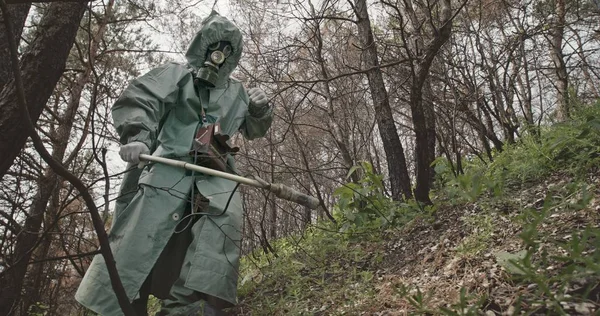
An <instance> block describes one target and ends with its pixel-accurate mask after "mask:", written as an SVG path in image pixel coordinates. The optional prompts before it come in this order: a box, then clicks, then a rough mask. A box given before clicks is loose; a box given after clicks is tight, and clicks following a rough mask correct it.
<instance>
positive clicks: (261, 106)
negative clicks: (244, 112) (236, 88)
mask: <svg viewBox="0 0 600 316" xmlns="http://www.w3.org/2000/svg"><path fill="white" fill-rule="evenodd" d="M248 97H249V98H250V105H249V106H248V112H250V115H252V116H254V117H261V116H263V115H265V113H266V112H267V110H268V109H269V105H268V104H267V103H268V102H269V100H268V99H267V94H266V93H265V92H264V91H262V90H261V89H259V88H251V89H250V90H248Z"/></svg>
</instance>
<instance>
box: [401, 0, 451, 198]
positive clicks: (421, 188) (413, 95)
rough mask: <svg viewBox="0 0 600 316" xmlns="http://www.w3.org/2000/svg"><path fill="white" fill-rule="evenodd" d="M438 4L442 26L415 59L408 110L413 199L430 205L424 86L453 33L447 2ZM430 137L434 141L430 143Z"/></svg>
mask: <svg viewBox="0 0 600 316" xmlns="http://www.w3.org/2000/svg"><path fill="white" fill-rule="evenodd" d="M440 5H441V6H442V8H441V9H442V10H441V11H442V26H441V28H439V29H438V30H437V32H435V37H434V38H433V39H432V40H431V41H430V42H429V44H428V45H427V46H426V47H425V49H424V53H423V56H422V58H419V59H418V60H419V61H418V63H417V65H415V67H414V70H413V71H414V74H413V82H412V85H411V89H410V110H411V114H412V121H413V127H414V129H415V138H416V145H415V154H416V161H417V185H416V188H415V199H416V200H417V201H419V202H422V203H425V204H431V199H430V198H429V190H430V189H431V175H430V173H431V172H433V170H432V169H431V163H432V162H433V159H434V156H435V152H434V150H435V138H434V137H435V124H434V122H435V118H434V117H433V115H434V113H433V105H432V104H428V103H427V102H423V87H424V85H425V83H426V81H427V78H428V77H429V70H430V69H431V65H432V63H433V60H434V59H435V57H436V56H437V54H438V52H439V50H440V49H441V48H442V45H444V43H446V41H448V39H449V38H450V34H451V32H452V10H451V8H450V0H443V1H441V2H440ZM431 129H433V131H432V130H431ZM430 137H431V138H434V139H432V140H430V139H429V138H430ZM432 144H433V146H432Z"/></svg>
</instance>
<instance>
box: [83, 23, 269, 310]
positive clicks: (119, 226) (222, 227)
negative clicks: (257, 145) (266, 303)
mask: <svg viewBox="0 0 600 316" xmlns="http://www.w3.org/2000/svg"><path fill="white" fill-rule="evenodd" d="M241 54H242V35H241V32H240V31H239V29H238V28H237V27H236V26H235V25H234V24H233V23H232V22H230V21H229V20H227V19H226V18H224V17H222V16H220V15H219V14H218V13H216V12H213V13H211V15H210V16H209V17H208V18H207V19H205V20H204V21H203V22H202V25H201V29H200V31H199V32H198V33H197V34H196V36H195V37H194V39H193V40H192V42H191V44H190V46H189V48H188V50H187V53H186V55H185V56H186V59H187V61H188V64H187V65H182V64H177V63H168V64H166V65H163V66H160V67H158V68H156V69H153V70H151V71H150V72H148V73H147V74H145V75H143V76H142V77H140V78H138V79H135V80H133V81H132V82H131V83H130V85H129V86H128V88H127V89H126V90H125V91H124V92H123V94H122V95H121V96H120V97H119V99H118V100H117V102H116V103H115V104H114V106H113V108H112V114H113V120H114V125H115V127H116V130H117V132H118V133H119V136H120V142H121V143H122V147H121V151H120V155H121V157H122V159H123V160H125V161H128V162H130V165H129V166H130V169H131V170H132V171H131V172H129V173H127V174H126V176H125V178H124V179H123V183H122V185H121V192H120V195H119V196H120V197H119V199H118V200H117V202H116V207H115V213H114V215H113V222H112V227H111V230H110V233H109V241H110V246H111V249H112V252H113V254H114V257H115V261H116V265H117V270H118V272H119V276H120V277H121V280H122V282H123V286H124V288H125V291H126V293H127V295H128V297H129V299H130V301H132V302H133V306H134V309H135V310H136V313H137V314H138V315H145V314H146V302H147V298H148V293H151V294H153V295H154V296H156V297H158V298H160V299H162V305H161V311H160V313H159V315H196V314H197V313H198V312H199V310H200V309H201V306H204V314H205V315H220V314H221V313H223V312H222V311H221V310H222V309H223V308H226V307H230V306H233V305H234V304H235V303H236V290H237V278H238V266H239V255H240V239H241V233H240V231H241V226H242V204H241V199H240V196H239V194H238V193H237V192H236V190H235V189H236V188H237V184H236V183H235V182H233V181H230V180H226V179H223V178H218V177H211V176H206V175H202V174H199V173H193V172H191V171H187V170H184V169H181V168H176V167H172V166H167V165H163V164H151V165H147V166H146V167H144V168H143V170H139V171H138V169H136V168H135V167H134V166H135V163H137V162H138V161H139V155H140V154H141V153H151V154H152V155H155V156H161V157H166V158H173V159H179V160H184V161H187V162H195V161H196V158H197V157H195V156H194V155H191V154H190V150H191V149H192V148H193V147H194V146H193V142H194V140H195V139H196V138H195V137H196V136H197V132H198V130H199V129H201V128H203V127H205V126H210V125H211V124H213V125H214V124H216V123H218V124H219V125H220V133H221V134H222V135H226V136H233V135H234V134H235V133H236V132H238V131H239V132H241V134H242V135H243V136H244V137H245V138H247V139H254V138H257V137H262V136H264V135H265V133H266V132H267V130H268V129H269V127H270V125H271V122H272V109H271V107H270V106H269V105H268V102H267V97H266V95H265V93H264V92H263V91H262V90H260V89H257V88H253V89H249V90H248V91H247V90H246V89H245V88H244V86H243V85H242V84H241V83H240V82H239V81H237V80H235V79H234V78H231V77H230V74H231V72H232V71H233V70H234V68H235V67H236V66H237V64H238V61H239V59H240V57H241ZM226 162H227V168H229V169H230V170H235V166H234V162H233V158H232V157H231V156H230V155H228V157H227V161H226ZM75 298H76V300H77V301H78V302H80V303H81V304H82V305H84V306H85V307H87V308H89V309H91V310H93V311H94V312H96V313H98V314H100V315H107V316H112V315H122V311H121V309H120V307H119V304H118V302H117V298H116V295H115V294H114V292H113V290H112V287H111V284H110V280H109V276H108V272H107V269H106V266H105V262H104V259H103V258H102V256H100V255H97V256H96V257H95V258H94V259H93V261H92V263H91V265H90V267H89V268H88V270H87V272H86V274H85V276H84V278H83V280H82V282H81V284H80V286H79V288H78V290H77V293H76V295H75ZM203 302H204V303H203Z"/></svg>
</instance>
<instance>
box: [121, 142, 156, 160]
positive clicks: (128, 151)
mask: <svg viewBox="0 0 600 316" xmlns="http://www.w3.org/2000/svg"><path fill="white" fill-rule="evenodd" d="M149 153H150V149H148V146H146V144H144V143H142V142H131V143H129V144H126V145H123V146H121V149H120V150H119V155H120V156H121V159H123V161H127V162H133V163H138V162H140V154H149Z"/></svg>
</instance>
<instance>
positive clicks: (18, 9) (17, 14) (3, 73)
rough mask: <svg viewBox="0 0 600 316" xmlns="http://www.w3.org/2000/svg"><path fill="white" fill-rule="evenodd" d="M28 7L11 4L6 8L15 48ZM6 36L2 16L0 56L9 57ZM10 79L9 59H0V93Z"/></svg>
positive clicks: (22, 4) (26, 4) (0, 19)
mask: <svg viewBox="0 0 600 316" xmlns="http://www.w3.org/2000/svg"><path fill="white" fill-rule="evenodd" d="M30 7H31V3H21V4H13V5H10V6H8V12H9V14H10V16H11V17H12V21H11V23H12V24H13V27H14V30H15V34H14V40H15V42H16V43H17V46H18V45H19V42H20V41H21V34H22V33H23V26H24V25H25V20H26V19H27V14H28V13H29V8H30ZM6 36H7V32H6V27H5V26H4V21H3V18H2V16H0V56H9V55H10V51H9V47H8V39H7V38H6ZM12 77H13V73H12V70H11V68H10V58H0V91H1V90H2V88H3V87H4V85H6V83H7V82H8V80H9V79H11V78H12Z"/></svg>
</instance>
